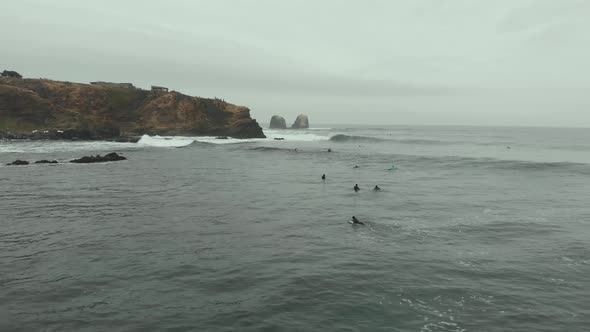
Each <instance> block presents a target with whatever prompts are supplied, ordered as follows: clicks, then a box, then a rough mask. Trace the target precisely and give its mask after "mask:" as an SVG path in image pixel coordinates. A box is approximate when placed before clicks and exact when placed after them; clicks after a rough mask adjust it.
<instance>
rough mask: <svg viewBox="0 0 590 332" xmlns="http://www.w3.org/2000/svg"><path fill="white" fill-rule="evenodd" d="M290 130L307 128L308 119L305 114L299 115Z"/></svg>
mask: <svg viewBox="0 0 590 332" xmlns="http://www.w3.org/2000/svg"><path fill="white" fill-rule="evenodd" d="M291 128H292V129H307V128H309V118H308V117H307V115H305V114H299V115H298V116H297V119H295V122H293V125H292V126H291Z"/></svg>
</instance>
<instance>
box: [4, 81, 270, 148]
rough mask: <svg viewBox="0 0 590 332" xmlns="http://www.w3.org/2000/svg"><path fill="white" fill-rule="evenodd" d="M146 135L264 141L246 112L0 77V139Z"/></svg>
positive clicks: (205, 101)
mask: <svg viewBox="0 0 590 332" xmlns="http://www.w3.org/2000/svg"><path fill="white" fill-rule="evenodd" d="M143 134H150V135H155V134H157V135H197V136H202V135H208V136H209V135H210V136H218V135H225V136H231V137H236V138H264V137H265V136H264V133H263V132H262V128H261V127H260V126H259V125H258V123H257V122H256V120H254V119H252V118H251V117H250V110H249V109H248V108H247V107H243V106H237V105H233V104H229V103H227V102H225V101H224V100H221V99H217V98H215V99H209V98H200V97H190V96H187V95H183V94H181V93H178V92H176V91H170V92H169V91H168V89H166V88H161V87H153V88H152V90H151V91H149V90H143V89H138V88H135V87H134V86H133V85H132V84H129V83H126V84H117V83H105V82H93V83H92V84H81V83H70V82H59V81H52V80H46V79H21V78H15V77H0V137H5V138H57V139H60V138H65V139H68V138H78V139H117V138H121V137H131V136H138V135H143Z"/></svg>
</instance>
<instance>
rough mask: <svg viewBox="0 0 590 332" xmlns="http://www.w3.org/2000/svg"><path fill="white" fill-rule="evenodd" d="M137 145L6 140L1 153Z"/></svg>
mask: <svg viewBox="0 0 590 332" xmlns="http://www.w3.org/2000/svg"><path fill="white" fill-rule="evenodd" d="M133 147H136V145H135V143H118V142H104V141H76V142H70V141H6V142H0V153H50V152H75V151H109V150H111V151H112V150H118V149H122V148H123V149H129V148H133Z"/></svg>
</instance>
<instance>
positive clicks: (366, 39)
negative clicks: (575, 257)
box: [0, 0, 590, 127]
mask: <svg viewBox="0 0 590 332" xmlns="http://www.w3.org/2000/svg"><path fill="white" fill-rule="evenodd" d="M4 2H5V3H3V4H2V6H1V9H0V27H1V28H0V40H2V47H1V48H0V70H2V69H13V70H16V71H19V72H20V73H21V74H23V75H24V76H26V77H47V78H52V79H58V80H70V81H76V82H88V81H94V80H104V81H118V82H119V81H120V82H132V83H134V84H136V85H137V86H140V87H146V88H147V87H149V86H150V85H151V84H155V85H164V86H168V87H170V88H171V89H175V90H178V91H180V92H183V93H186V94H190V95H196V96H203V97H215V96H217V97H220V98H224V99H225V100H227V101H229V102H232V103H235V104H240V105H246V106H248V107H250V109H251V110H252V115H253V117H255V118H257V119H258V120H259V121H260V122H268V121H269V120H270V117H271V115H273V114H281V115H283V116H285V118H286V119H287V122H288V123H292V122H293V121H294V119H295V116H296V115H297V114H298V113H306V114H308V115H309V116H310V121H311V123H312V126H313V124H314V123H316V124H319V123H323V124H333V123H347V124H354V123H359V124H445V125H446V124H457V125H470V124H471V125H513V126H524V125H531V126H584V127H590V0H494V1H475V0H396V1H388V0H364V1H361V0H355V1H353V0H350V1H344V0H342V1H337V0H323V1H322V0H318V1H311V0H309V1H308V0H282V1H279V0H208V1H204V0H165V1H152V0H101V1H82V0H18V1H4Z"/></svg>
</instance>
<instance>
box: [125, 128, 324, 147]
mask: <svg viewBox="0 0 590 332" xmlns="http://www.w3.org/2000/svg"><path fill="white" fill-rule="evenodd" d="M264 134H265V135H266V138H247V139H238V138H231V137H228V138H227V139H219V138H217V137H215V136H194V137H193V136H157V135H156V136H149V135H143V136H142V137H141V139H140V140H139V141H138V142H137V143H138V144H139V145H144V146H154V147H183V146H187V145H190V144H191V143H193V142H203V143H211V144H238V143H251V142H267V141H274V139H275V138H279V137H280V138H284V139H285V141H296V142H302V141H303V142H313V141H326V140H328V139H329V138H330V135H329V134H326V135H318V134H316V133H312V132H310V131H308V130H291V129H289V130H271V129H267V130H265V131H264Z"/></svg>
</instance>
